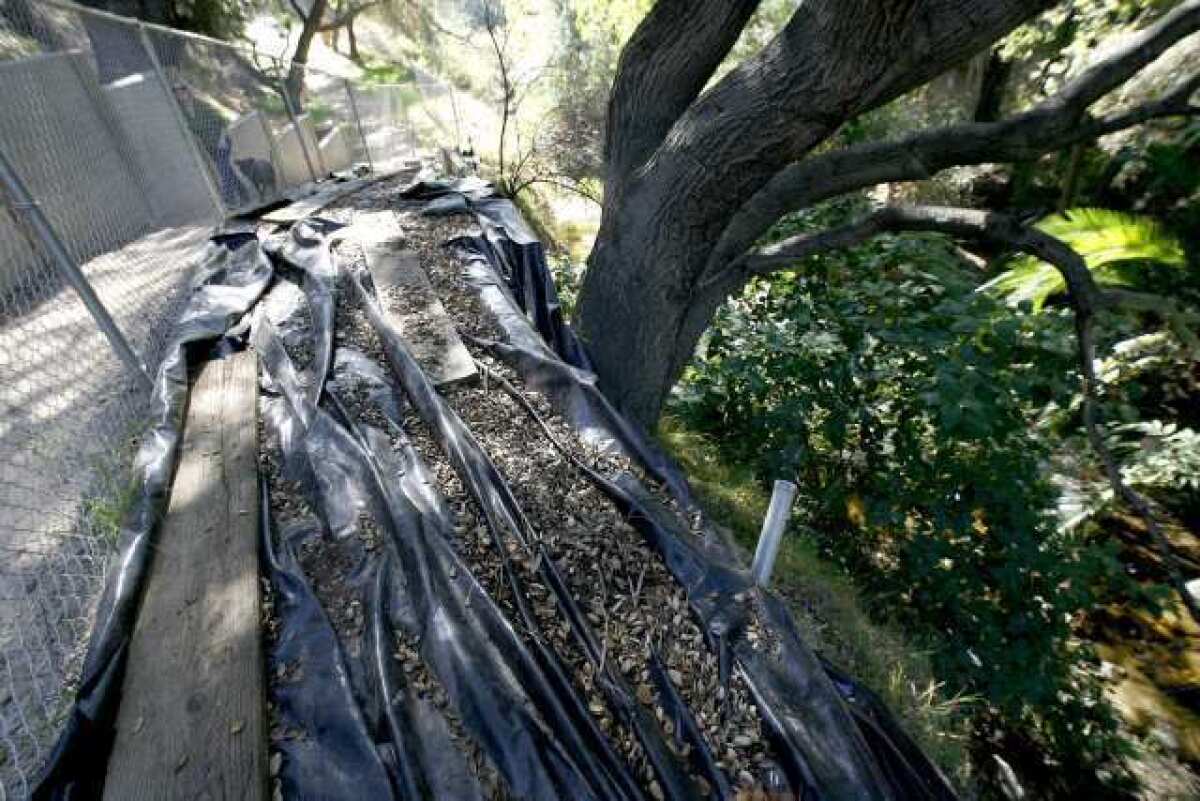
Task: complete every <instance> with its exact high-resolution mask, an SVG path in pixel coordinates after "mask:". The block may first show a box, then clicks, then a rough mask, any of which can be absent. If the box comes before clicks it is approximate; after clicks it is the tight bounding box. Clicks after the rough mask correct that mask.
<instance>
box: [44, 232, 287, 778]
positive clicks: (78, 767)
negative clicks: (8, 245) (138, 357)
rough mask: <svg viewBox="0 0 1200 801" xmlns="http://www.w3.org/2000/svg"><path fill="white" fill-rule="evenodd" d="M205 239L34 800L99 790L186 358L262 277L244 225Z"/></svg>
mask: <svg viewBox="0 0 1200 801" xmlns="http://www.w3.org/2000/svg"><path fill="white" fill-rule="evenodd" d="M213 242H214V243H215V246H214V247H212V248H211V249H210V251H209V254H208V255H207V258H206V260H205V262H204V263H203V264H202V265H201V267H200V268H199V272H198V275H197V278H196V280H195V281H194V282H193V284H192V289H191V293H190V295H189V297H188V298H187V301H186V305H185V307H184V310H183V313H182V314H181V316H180V318H179V320H178V321H177V323H176V324H175V328H174V330H173V332H172V336H171V340H170V342H169V343H168V346H167V348H166V351H165V356H164V357H163V360H162V363H161V364H160V365H159V368H158V374H157V377H156V379H155V384H154V392H153V395H152V396H151V399H150V418H151V419H152V420H153V421H154V422H153V425H152V426H151V427H150V429H149V430H148V431H147V432H146V434H145V436H144V438H143V440H142V444H141V447H140V448H139V449H138V453H137V458H136V459H135V460H134V465H133V473H134V486H135V492H136V494H135V495H134V497H133V500H132V503H131V506H130V509H129V512H128V513H127V514H126V516H125V519H124V520H123V521H122V525H121V533H120V539H119V540H118V548H117V552H118V559H117V562H116V564H115V565H114V566H113V567H112V569H111V570H110V572H109V575H108V581H107V584H106V585H105V588H104V593H103V594H102V595H101V597H100V601H99V604H98V606H97V611H96V622H95V626H94V627H93V629H92V636H91V640H90V641H89V643H88V651H87V656H86V657H85V659H84V663H83V669H82V673H81V677H80V682H79V689H78V691H77V693H76V697H75V703H74V705H73V706H72V708H71V711H70V714H69V716H68V718H67V721H66V723H65V725H64V728H63V731H62V733H61V734H60V736H59V738H58V741H57V742H56V743H55V745H54V748H53V749H52V750H51V752H50V755H49V757H48V758H47V761H46V764H45V766H44V767H43V769H42V772H41V774H40V775H39V777H38V779H37V781H36V783H35V787H34V790H33V792H32V794H31V798H32V799H34V801H49V800H50V799H55V801H86V800H88V799H99V798H100V794H101V792H102V790H103V784H104V776H105V769H106V767H107V763H108V755H109V752H110V751H111V750H112V745H113V742H114V738H115V735H116V730H115V728H114V727H115V723H116V715H117V709H118V706H119V704H120V696H121V682H122V680H123V679H124V675H125V663H126V657H127V655H128V649H129V643H130V639H131V637H132V634H133V628H134V622H135V620H136V616H137V608H138V604H139V600H140V598H141V594H142V590H143V588H144V584H145V578H146V576H147V574H148V571H149V568H150V563H151V558H152V554H153V552H154V540H155V537H156V536H157V534H158V529H159V524H160V523H161V521H162V518H163V515H164V514H165V512H166V508H167V502H168V500H169V492H170V485H171V478H172V476H173V475H174V471H175V463H176V461H177V458H178V449H179V447H178V446H179V440H180V436H181V429H182V426H183V416H184V409H185V408H186V406H187V395H188V372H189V366H191V365H192V364H194V363H195V362H197V361H198V360H201V359H202V358H203V356H204V355H205V351H207V350H210V349H212V347H213V346H214V345H217V344H219V343H222V339H223V337H225V335H226V333H227V332H229V331H230V329H231V328H232V327H233V326H234V325H235V324H236V323H237V322H238V320H239V319H240V318H241V317H242V316H243V315H244V314H245V313H246V311H248V310H249V309H250V308H251V307H252V306H253V305H254V303H255V301H257V300H258V298H259V296H260V295H261V294H262V292H263V290H264V289H265V288H266V286H267V284H268V282H269V281H270V279H271V265H270V263H269V262H268V261H267V259H266V258H265V256H264V255H263V253H262V250H261V249H260V247H259V245H258V239H257V237H255V235H254V234H253V233H247V232H243V231H237V232H231V233H226V234H222V235H218V236H216V237H214V238H213ZM224 347H236V345H235V344H233V343H224Z"/></svg>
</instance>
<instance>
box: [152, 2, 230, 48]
mask: <svg viewBox="0 0 1200 801" xmlns="http://www.w3.org/2000/svg"><path fill="white" fill-rule="evenodd" d="M170 8H171V19H170V24H171V25H173V26H174V27H177V28H183V29H184V30H186V31H195V32H196V33H203V34H205V35H207V36H213V37H216V38H217V39H231V40H232V39H237V38H239V37H240V36H241V35H242V30H243V29H244V28H245V26H246V22H247V19H248V18H247V14H246V12H247V9H248V6H247V4H245V3H243V2H240V0H175V1H174V2H173V3H172V4H171V6H170Z"/></svg>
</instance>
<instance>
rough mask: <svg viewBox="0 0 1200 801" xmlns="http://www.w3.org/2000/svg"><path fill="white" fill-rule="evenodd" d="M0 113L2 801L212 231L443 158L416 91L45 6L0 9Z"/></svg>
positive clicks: (448, 126)
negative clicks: (359, 177)
mask: <svg viewBox="0 0 1200 801" xmlns="http://www.w3.org/2000/svg"><path fill="white" fill-rule="evenodd" d="M0 109H3V112H2V113H0V801H4V800H5V799H9V798H24V797H25V796H26V795H28V793H29V791H30V789H31V786H32V783H33V781H34V778H35V776H36V774H37V771H38V769H39V767H40V765H41V761H42V759H43V757H44V756H45V754H46V752H47V750H48V749H49V747H50V746H51V745H52V744H53V742H54V739H55V738H56V736H57V734H58V731H59V729H60V727H61V724H62V722H63V720H64V718H65V715H66V713H67V712H68V710H69V706H70V702H71V700H72V698H73V692H72V690H73V682H74V681H75V680H76V673H77V671H78V669H79V665H80V663H81V661H82V656H83V652H84V649H85V648H86V639H87V636H88V634H89V632H90V627H91V616H92V613H93V611H94V610H93V607H94V603H95V601H96V599H97V597H98V596H99V593H100V590H101V588H102V586H103V583H104V580H105V575H106V568H107V566H108V563H109V561H110V559H111V558H112V556H113V552H114V548H115V544H116V538H117V534H118V531H119V527H120V521H121V517H122V514H123V512H124V509H125V506H126V503H127V499H128V497H129V492H130V490H129V485H128V480H129V467H130V459H131V457H132V454H133V453H134V451H135V449H136V446H137V442H138V440H139V437H140V435H141V433H142V431H143V429H144V426H145V414H146V411H147V400H148V391H147V386H148V384H147V378H146V376H147V373H149V374H151V375H152V374H153V373H154V371H155V370H156V369H157V366H158V363H159V361H160V358H161V355H162V351H163V348H164V345H165V339H166V336H167V334H168V332H169V330H170V325H171V322H172V321H173V320H174V318H175V316H176V314H177V313H178V310H179V308H180V306H181V303H182V301H183V300H184V298H185V297H186V294H187V291H188V286H189V283H190V279H191V276H192V274H193V272H194V269H195V267H196V265H197V264H199V263H200V262H201V260H202V259H203V258H204V255H205V253H206V250H207V249H208V248H209V247H210V245H209V244H208V238H209V236H210V235H211V233H212V231H213V227H214V225H216V224H218V223H219V222H221V221H222V220H223V219H224V218H225V217H227V216H228V215H230V214H234V213H237V212H240V211H244V210H248V209H251V208H254V207H258V206H261V205H263V204H265V203H268V202H271V201H274V200H277V199H280V198H281V197H285V196H287V195H288V194H289V193H291V192H293V191H294V190H297V189H298V188H300V187H303V186H305V185H307V184H310V183H312V182H314V181H317V180H319V179H323V178H324V177H326V176H328V175H330V174H331V173H341V172H345V171H354V170H356V169H358V168H360V165H365V166H366V167H368V168H373V169H374V170H375V171H376V172H377V173H378V172H386V171H392V170H394V169H397V168H399V167H400V166H402V165H403V164H404V163H405V162H407V161H409V160H410V159H412V158H413V157H414V156H417V155H418V154H419V153H421V152H422V151H428V150H430V149H431V148H434V147H437V146H453V145H456V144H457V142H458V140H457V138H456V135H455V130H456V111H455V109H454V93H453V90H451V89H449V88H448V87H447V86H445V84H442V83H441V82H440V81H438V80H437V79H435V78H432V77H427V78H426V79H424V83H423V85H422V86H418V85H417V83H409V84H400V85H391V86H378V85H377V86H363V85H359V84H356V83H354V82H352V81H348V80H346V79H345V78H342V77H338V76H334V75H329V74H325V73H322V72H320V71H318V70H313V69H304V68H299V67H298V68H297V69H295V70H293V69H292V65H291V64H289V63H287V62H284V61H280V60H278V59H275V58H272V57H269V56H265V55H263V54H261V53H258V52H256V51H255V50H254V49H253V48H248V47H242V46H234V45H231V44H229V43H224V42H219V41H216V40H213V39H209V38H206V37H202V36H196V35H193V34H186V33H183V32H177V31H172V30H170V29H166V28H162V27H158V26H153V25H144V24H140V23H138V22H137V21H135V20H131V19H127V18H122V17H118V16H114V15H111V14H106V13H103V12H97V11H93V10H89V9H85V8H82V7H79V6H76V5H73V4H71V3H68V2H60V0H0ZM47 231H49V232H50V235H49V239H48V238H47V235H46V232H47ZM104 319H107V320H108V323H107V324H104ZM116 345H122V346H124V348H125V351H124V356H125V358H122V351H121V350H120V348H117V347H116Z"/></svg>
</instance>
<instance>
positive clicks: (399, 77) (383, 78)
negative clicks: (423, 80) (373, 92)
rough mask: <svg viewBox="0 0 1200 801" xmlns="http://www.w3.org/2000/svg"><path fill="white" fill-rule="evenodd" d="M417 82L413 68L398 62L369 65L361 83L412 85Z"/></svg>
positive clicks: (361, 78)
mask: <svg viewBox="0 0 1200 801" xmlns="http://www.w3.org/2000/svg"><path fill="white" fill-rule="evenodd" d="M413 80H415V77H414V75H413V71H412V67H410V66H408V65H407V64H400V63H397V62H394V61H393V62H383V63H368V64H367V65H366V66H364V67H363V71H362V76H361V77H360V78H359V81H360V82H362V83H365V84H397V83H410V82H412V81H413Z"/></svg>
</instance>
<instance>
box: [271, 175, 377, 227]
mask: <svg viewBox="0 0 1200 801" xmlns="http://www.w3.org/2000/svg"><path fill="white" fill-rule="evenodd" d="M382 177H383V176H377V175H372V176H370V177H367V178H359V179H356V180H353V181H338V182H335V183H332V184H329V185H328V186H326V187H324V188H322V189H319V190H317V191H316V192H315V193H314V194H311V195H309V196H308V197H306V198H301V199H300V200H297V201H295V202H294V203H289V204H288V205H286V206H284V207H283V208H279V209H275V211H272V212H269V213H267V214H264V215H263V216H262V219H263V220H264V221H265V222H272V223H293V222H296V221H297V220H303V219H304V218H305V217H307V216H309V215H310V214H315V213H316V212H318V211H320V210H321V209H323V208H325V207H326V206H328V205H329V204H330V203H332V202H333V201H335V200H337V199H338V198H340V197H344V196H345V195H349V194H351V193H352V192H357V191H358V190H360V189H362V188H363V187H364V186H366V185H367V184H370V183H374V182H375V181H378V180H380V178H382Z"/></svg>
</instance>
